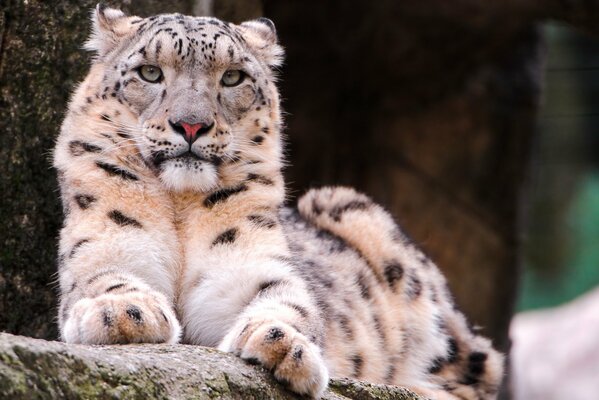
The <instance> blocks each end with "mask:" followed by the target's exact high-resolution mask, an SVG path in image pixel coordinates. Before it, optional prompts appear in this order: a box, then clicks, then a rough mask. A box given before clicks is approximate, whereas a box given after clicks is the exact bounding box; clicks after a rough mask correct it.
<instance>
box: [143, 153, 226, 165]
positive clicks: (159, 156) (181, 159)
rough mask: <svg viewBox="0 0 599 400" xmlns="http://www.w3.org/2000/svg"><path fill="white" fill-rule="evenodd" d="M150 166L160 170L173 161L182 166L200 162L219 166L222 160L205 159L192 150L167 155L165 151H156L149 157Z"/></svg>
mask: <svg viewBox="0 0 599 400" xmlns="http://www.w3.org/2000/svg"><path fill="white" fill-rule="evenodd" d="M151 161H152V165H153V166H154V167H155V168H160V167H161V166H162V165H163V164H164V163H166V162H169V161H174V162H178V163H182V164H183V165H192V164H194V162H197V161H200V162H205V163H211V164H214V165H219V164H220V163H221V162H222V160H221V159H220V158H218V157H212V158H207V157H204V156H202V155H200V154H196V153H194V152H193V151H192V150H190V149H188V150H184V151H182V152H180V153H178V154H172V155H167V154H166V152H165V151H157V152H155V153H152V155H151Z"/></svg>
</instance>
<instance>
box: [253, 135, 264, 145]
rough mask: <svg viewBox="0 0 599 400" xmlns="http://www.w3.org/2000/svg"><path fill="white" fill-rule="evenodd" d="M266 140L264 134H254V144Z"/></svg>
mask: <svg viewBox="0 0 599 400" xmlns="http://www.w3.org/2000/svg"><path fill="white" fill-rule="evenodd" d="M263 141H264V136H260V135H258V136H254V138H253V139H252V144H260V143H262V142H263Z"/></svg>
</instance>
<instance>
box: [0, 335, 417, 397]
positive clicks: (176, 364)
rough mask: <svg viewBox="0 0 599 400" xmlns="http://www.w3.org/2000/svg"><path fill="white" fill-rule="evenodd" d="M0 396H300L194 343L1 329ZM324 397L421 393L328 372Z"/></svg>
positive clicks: (256, 369) (264, 373)
mask: <svg viewBox="0 0 599 400" xmlns="http://www.w3.org/2000/svg"><path fill="white" fill-rule="evenodd" d="M0 398H10V399H32V398H36V399H90V398H111V399H167V398H168V399H192V398H193V399H214V398H218V399H298V398H300V397H299V396H297V395H294V394H293V393H290V392H289V391H287V390H286V389H285V388H284V387H283V386H282V385H281V384H279V383H277V382H276V381H275V380H274V379H273V378H272V376H271V375H270V373H268V372H267V371H265V370H264V369H262V368H260V367H255V366H252V365H249V364H247V363H245V362H243V361H242V360H241V359H239V358H237V357H235V356H233V355H231V354H226V353H222V352H220V351H218V350H215V349H211V348H206V347H199V346H189V345H153V344H137V345H120V346H85V345H66V344H65V343H61V342H49V341H45V340H40V339H32V338H28V337H24V336H14V335H11V334H8V333H0ZM323 399H359V400H375V399H377V400H378V399H380V400H387V399H389V400H390V399H394V400H418V399H420V397H418V396H417V395H415V394H413V393H412V392H410V391H408V390H406V389H403V388H398V387H393V386H386V385H373V384H369V383H364V382H358V381H353V380H350V379H334V380H331V382H330V385H329V389H328V391H327V392H326V393H325V395H324V397H323Z"/></svg>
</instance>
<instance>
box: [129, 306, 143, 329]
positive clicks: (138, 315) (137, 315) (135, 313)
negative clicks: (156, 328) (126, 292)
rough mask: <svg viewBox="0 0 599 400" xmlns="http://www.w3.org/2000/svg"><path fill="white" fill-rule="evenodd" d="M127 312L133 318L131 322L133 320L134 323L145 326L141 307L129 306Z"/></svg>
mask: <svg viewBox="0 0 599 400" xmlns="http://www.w3.org/2000/svg"><path fill="white" fill-rule="evenodd" d="M126 312H127V315H128V316H129V318H131V320H133V322H135V323H136V324H137V325H140V324H143V322H144V320H143V313H142V312H141V310H140V309H139V307H137V306H134V305H129V306H127V310H126Z"/></svg>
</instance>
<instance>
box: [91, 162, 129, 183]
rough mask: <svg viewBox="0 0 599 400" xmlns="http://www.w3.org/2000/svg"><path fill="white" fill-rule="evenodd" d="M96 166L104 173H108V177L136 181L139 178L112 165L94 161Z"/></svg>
mask: <svg viewBox="0 0 599 400" xmlns="http://www.w3.org/2000/svg"><path fill="white" fill-rule="evenodd" d="M96 165H97V166H98V167H99V168H102V169H103V170H104V171H106V172H108V174H109V175H112V176H118V177H121V178H123V179H126V180H130V181H137V180H139V178H138V177H137V176H135V175H134V174H132V173H131V172H129V171H127V170H124V169H121V168H119V167H117V166H116V165H113V164H108V163H105V162H102V161H96Z"/></svg>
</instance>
